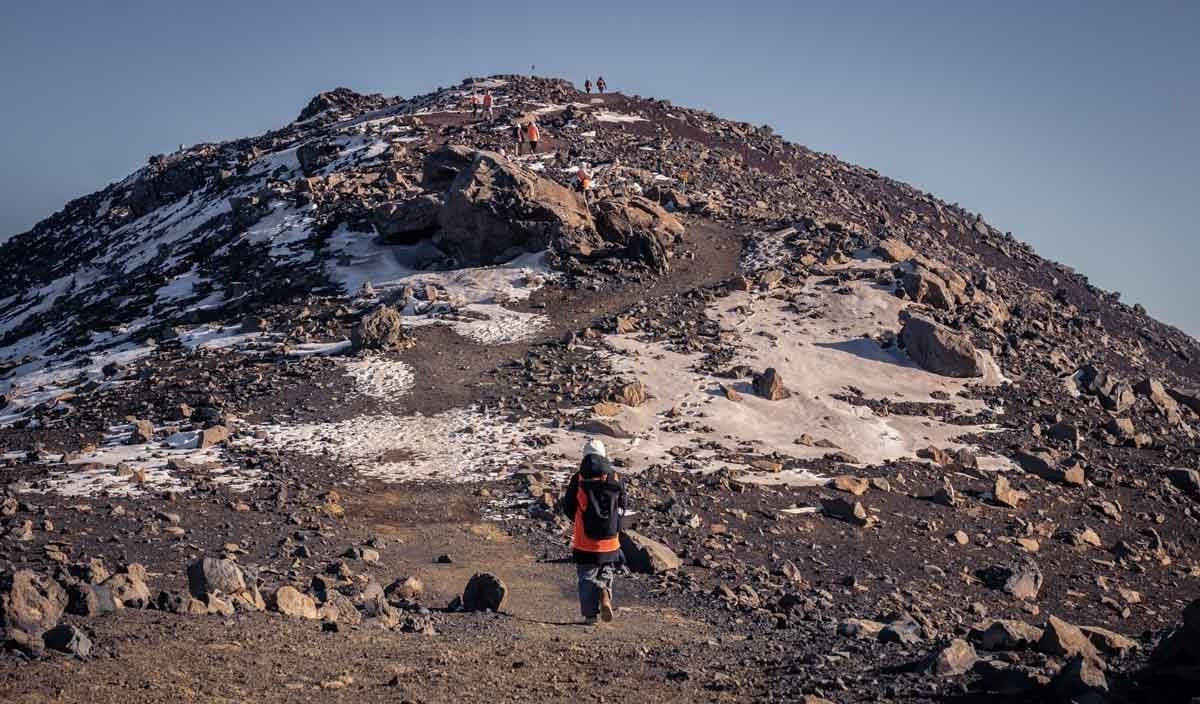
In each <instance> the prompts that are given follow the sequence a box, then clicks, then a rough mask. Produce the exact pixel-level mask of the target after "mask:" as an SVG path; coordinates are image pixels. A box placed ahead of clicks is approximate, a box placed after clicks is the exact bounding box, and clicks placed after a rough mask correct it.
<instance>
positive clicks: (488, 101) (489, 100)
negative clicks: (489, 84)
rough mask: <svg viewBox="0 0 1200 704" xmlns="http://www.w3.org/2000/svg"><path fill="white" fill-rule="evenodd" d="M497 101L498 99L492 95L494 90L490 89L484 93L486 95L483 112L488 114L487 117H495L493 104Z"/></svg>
mask: <svg viewBox="0 0 1200 704" xmlns="http://www.w3.org/2000/svg"><path fill="white" fill-rule="evenodd" d="M495 102H496V99H495V98H493V97H492V91H490V90H489V91H488V92H487V93H485V94H484V96H483V112H484V114H485V115H487V119H489V120H491V119H492V118H493V113H492V106H493V105H494V104H495Z"/></svg>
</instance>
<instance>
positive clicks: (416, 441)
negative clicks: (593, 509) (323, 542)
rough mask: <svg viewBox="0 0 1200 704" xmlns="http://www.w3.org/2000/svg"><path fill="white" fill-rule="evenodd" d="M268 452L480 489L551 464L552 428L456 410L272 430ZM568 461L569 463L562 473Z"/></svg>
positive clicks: (396, 478)
mask: <svg viewBox="0 0 1200 704" xmlns="http://www.w3.org/2000/svg"><path fill="white" fill-rule="evenodd" d="M258 429H259V430H262V431H265V440H262V441H258V440H254V441H253V442H255V443H258V442H262V443H263V444H265V445H266V446H267V447H269V448H273V449H277V450H282V451H289V452H297V453H300V454H306V455H312V456H328V457H331V458H332V459H334V460H335V461H337V462H339V463H342V464H345V465H348V466H349V467H351V468H353V469H354V471H355V472H357V474H358V476H360V477H365V478H373V479H382V480H385V481H391V482H402V481H446V482H474V481H485V480H495V479H500V478H503V477H506V476H507V475H508V474H509V473H511V472H512V471H513V470H514V469H516V468H517V467H519V466H520V465H521V464H523V463H525V462H528V461H535V460H536V461H545V460H546V452H545V450H544V449H543V448H541V447H539V446H538V443H531V442H526V439H527V438H528V437H529V436H530V435H533V434H537V433H540V432H544V431H545V430H546V429H545V428H544V427H542V426H540V425H538V424H535V423H533V422H529V421H525V422H516V423H513V422H508V421H506V420H504V419H503V418H501V417H499V416H496V415H494V414H489V413H484V412H480V411H476V410H470V409H454V410H451V411H446V412H445V413H439V414H437V415H433V416H423V415H415V416H404V417H401V416H392V415H374V416H359V417H357V418H351V419H349V420H344V421H339V422H334V423H315V424H299V425H266V426H260V427H259V428H258ZM569 462H570V460H565V459H564V460H563V463H564V466H565V465H566V464H567V463H569Z"/></svg>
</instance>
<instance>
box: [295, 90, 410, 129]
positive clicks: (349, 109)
mask: <svg viewBox="0 0 1200 704" xmlns="http://www.w3.org/2000/svg"><path fill="white" fill-rule="evenodd" d="M397 100H398V99H397V98H387V97H385V96H384V95H383V94H382V93H371V94H369V95H365V94H363V93H359V92H358V91H355V90H351V89H350V88H345V87H338V88H334V89H333V90H327V91H324V92H322V93H317V94H316V95H315V96H313V98H312V100H310V101H308V105H305V106H304V109H303V110H301V111H300V114H299V115H297V116H296V120H295V121H296V122H304V121H305V120H311V119H312V118H314V117H317V116H318V115H320V114H321V113H324V112H326V111H328V112H330V113H355V114H357V113H363V112H367V111H369V110H378V109H380V108H384V107H387V106H388V105H392V104H394V103H395V102H396V101H397Z"/></svg>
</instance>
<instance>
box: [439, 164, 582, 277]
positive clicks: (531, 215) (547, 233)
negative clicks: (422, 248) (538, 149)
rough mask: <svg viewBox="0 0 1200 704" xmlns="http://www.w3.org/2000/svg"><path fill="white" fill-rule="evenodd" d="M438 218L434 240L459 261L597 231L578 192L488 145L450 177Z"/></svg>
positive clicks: (499, 257)
mask: <svg viewBox="0 0 1200 704" xmlns="http://www.w3.org/2000/svg"><path fill="white" fill-rule="evenodd" d="M443 170H445V167H443ZM438 223H439V225H440V226H441V229H440V230H438V232H437V235H436V236H435V237H434V241H435V243H437V245H438V246H439V247H441V248H442V249H443V250H444V251H445V252H446V253H448V254H450V255H451V256H453V257H455V259H456V260H458V261H459V262H460V263H462V264H491V263H496V262H500V261H507V260H508V259H511V258H512V257H513V256H516V255H517V254H520V253H522V252H536V251H540V250H543V249H547V248H549V247H550V246H551V244H561V243H568V242H578V241H595V239H596V237H597V235H596V228H595V225H594V223H593V222H592V216H591V214H590V213H588V209H587V205H586V204H585V203H584V200H583V197H582V196H581V195H580V194H578V193H575V192H573V191H571V190H569V189H567V188H565V187H563V186H560V185H558V184H557V183H555V182H554V181H551V180H549V179H546V178H542V177H540V176H537V175H535V174H532V173H530V172H528V171H525V170H523V169H521V168H520V167H518V166H516V165H515V164H513V163H511V162H509V161H508V160H507V159H505V158H504V157H502V156H500V155H499V154H496V153H495V152H487V151H477V152H474V154H473V158H472V161H471V164H470V165H469V166H466V167H465V168H463V169H462V170H461V171H460V172H459V173H458V175H457V176H456V177H455V178H454V181H453V182H452V183H451V184H450V186H449V189H448V191H447V193H446V204H445V206H444V207H443V208H442V209H441V212H440V213H439V214H438Z"/></svg>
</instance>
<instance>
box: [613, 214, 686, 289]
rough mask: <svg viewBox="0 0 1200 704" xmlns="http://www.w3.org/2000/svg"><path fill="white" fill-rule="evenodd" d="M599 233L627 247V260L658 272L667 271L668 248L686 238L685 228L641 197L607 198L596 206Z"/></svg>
mask: <svg viewBox="0 0 1200 704" xmlns="http://www.w3.org/2000/svg"><path fill="white" fill-rule="evenodd" d="M596 231H597V232H599V233H600V236H601V237H602V238H604V240H605V241H606V242H609V243H612V244H615V245H619V246H621V247H624V248H625V250H626V252H625V256H626V257H628V258H629V259H633V260H636V261H641V262H643V263H645V264H646V265H647V266H649V267H650V268H651V269H654V270H655V271H659V272H662V271H666V269H667V261H666V249H665V248H666V245H667V244H669V243H671V242H674V241H675V239H676V238H678V237H682V236H683V224H682V223H680V222H679V219H678V218H676V217H675V216H674V215H672V214H671V213H668V212H667V211H666V210H664V209H663V207H662V206H660V205H659V204H658V203H655V202H654V201H652V200H650V199H649V198H643V197H642V196H620V197H614V198H607V199H605V200H602V201H600V202H599V203H597V204H596Z"/></svg>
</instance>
